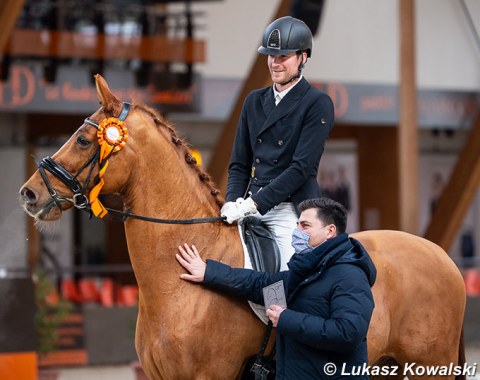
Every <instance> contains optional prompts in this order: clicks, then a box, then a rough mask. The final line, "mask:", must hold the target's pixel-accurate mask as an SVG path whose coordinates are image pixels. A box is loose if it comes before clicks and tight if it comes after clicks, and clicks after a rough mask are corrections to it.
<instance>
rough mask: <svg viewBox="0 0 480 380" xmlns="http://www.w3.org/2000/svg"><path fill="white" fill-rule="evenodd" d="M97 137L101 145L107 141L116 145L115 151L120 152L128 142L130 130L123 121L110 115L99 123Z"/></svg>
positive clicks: (111, 144)
mask: <svg viewBox="0 0 480 380" xmlns="http://www.w3.org/2000/svg"><path fill="white" fill-rule="evenodd" d="M97 138H98V143H99V144H100V145H102V144H103V143H106V144H108V145H110V146H114V149H113V151H114V152H118V151H119V150H121V149H122V148H123V147H124V146H125V144H126V143H127V139H128V130H127V127H126V126H125V123H124V122H123V121H121V120H119V119H117V118H116V117H109V118H106V119H103V120H102V122H101V123H100V124H99V125H98V131H97Z"/></svg>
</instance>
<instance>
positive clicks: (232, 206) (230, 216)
mask: <svg viewBox="0 0 480 380" xmlns="http://www.w3.org/2000/svg"><path fill="white" fill-rule="evenodd" d="M220 216H222V217H225V218H227V219H226V220H225V222H227V223H228V224H232V223H233V222H234V221H236V220H237V219H238V218H239V215H238V210H237V204H236V203H235V202H227V203H225V204H224V205H223V206H222V209H221V210H220Z"/></svg>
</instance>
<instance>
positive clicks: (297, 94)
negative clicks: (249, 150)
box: [258, 78, 310, 134]
mask: <svg viewBox="0 0 480 380" xmlns="http://www.w3.org/2000/svg"><path fill="white" fill-rule="evenodd" d="M309 88H310V84H309V83H308V82H307V81H306V80H305V78H302V80H301V81H300V82H299V83H297V85H296V86H295V87H294V88H292V89H291V90H290V92H289V93H288V94H287V95H286V96H285V97H284V98H283V99H282V101H281V102H280V103H279V104H278V106H275V100H273V89H270V91H269V92H267V94H266V95H265V96H264V99H263V109H264V111H265V114H266V115H267V119H266V120H265V122H264V123H263V125H262V127H261V128H260V132H259V133H258V134H260V133H262V132H264V131H265V130H266V129H267V128H269V127H271V126H272V125H273V124H275V122H276V121H278V120H279V119H281V118H282V117H284V116H285V115H286V114H287V113H288V112H290V110H291V109H292V108H294V107H295V106H296V105H297V103H298V102H299V101H300V100H301V99H302V98H303V97H304V95H305V93H306V92H307V90H308V89H309ZM268 96H270V98H269V99H270V101H268V100H267V98H268ZM272 100H273V101H272ZM268 110H269V111H270V112H269V113H268V112H267V111H268Z"/></svg>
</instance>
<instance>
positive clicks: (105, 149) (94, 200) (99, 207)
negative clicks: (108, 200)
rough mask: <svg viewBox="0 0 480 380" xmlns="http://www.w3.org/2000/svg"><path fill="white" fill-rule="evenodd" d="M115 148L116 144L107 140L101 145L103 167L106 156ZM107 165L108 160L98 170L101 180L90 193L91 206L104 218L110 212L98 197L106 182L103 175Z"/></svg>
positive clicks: (93, 210) (97, 215) (94, 213)
mask: <svg viewBox="0 0 480 380" xmlns="http://www.w3.org/2000/svg"><path fill="white" fill-rule="evenodd" d="M114 148H115V146H114V145H110V144H108V143H107V142H106V141H103V142H102V144H101V145H100V159H99V161H100V166H101V167H102V163H103V161H104V160H105V158H106V157H108V155H109V154H110V153H111V152H112V150H113V149H114ZM107 167H108V161H105V164H103V167H102V168H101V169H100V171H99V172H98V178H99V182H98V183H97V184H96V185H95V187H94V188H93V189H92V190H90V194H89V200H90V206H91V209H92V212H93V215H95V216H96V217H99V218H103V217H104V216H105V215H107V213H108V211H107V209H106V208H105V206H104V205H103V204H102V202H100V200H99V199H98V196H99V194H100V190H102V187H103V185H104V184H105V180H104V179H103V175H104V174H105V172H106V171H107Z"/></svg>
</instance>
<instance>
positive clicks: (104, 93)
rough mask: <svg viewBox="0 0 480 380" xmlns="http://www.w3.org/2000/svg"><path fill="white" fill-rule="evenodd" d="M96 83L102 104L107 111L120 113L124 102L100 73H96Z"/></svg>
mask: <svg viewBox="0 0 480 380" xmlns="http://www.w3.org/2000/svg"><path fill="white" fill-rule="evenodd" d="M95 84H96V87H97V95H98V99H99V100H100V104H101V105H102V106H103V108H104V110H105V112H107V113H111V114H114V115H116V114H118V113H120V112H121V109H122V102H121V101H120V100H118V99H117V98H116V97H115V95H113V94H112V92H111V91H110V88H109V87H108V84H107V82H106V81H105V79H103V77H102V76H101V75H100V74H96V75H95Z"/></svg>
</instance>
